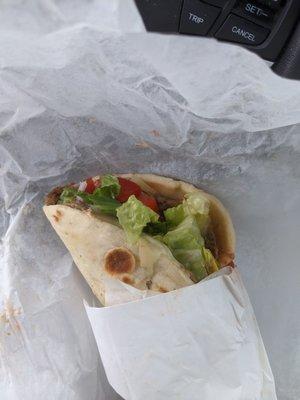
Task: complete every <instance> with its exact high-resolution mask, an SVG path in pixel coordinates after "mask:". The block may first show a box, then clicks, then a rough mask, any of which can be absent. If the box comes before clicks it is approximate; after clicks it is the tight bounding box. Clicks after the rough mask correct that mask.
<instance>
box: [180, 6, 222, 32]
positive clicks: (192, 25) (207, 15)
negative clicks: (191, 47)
mask: <svg viewBox="0 0 300 400" xmlns="http://www.w3.org/2000/svg"><path fill="white" fill-rule="evenodd" d="M219 14H220V9H219V8H217V7H214V6H211V5H208V4H205V3H202V1H199V0H184V3H183V7H182V12H181V20H180V27H179V32H181V33H191V34H194V35H206V34H207V32H208V31H209V29H210V28H211V26H212V25H213V23H214V22H215V20H216V19H217V17H218V15H219Z"/></svg>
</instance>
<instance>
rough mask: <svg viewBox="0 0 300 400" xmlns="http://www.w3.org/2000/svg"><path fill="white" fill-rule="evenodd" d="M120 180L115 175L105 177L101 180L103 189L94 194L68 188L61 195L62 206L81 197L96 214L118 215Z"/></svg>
mask: <svg viewBox="0 0 300 400" xmlns="http://www.w3.org/2000/svg"><path fill="white" fill-rule="evenodd" d="M120 188H121V186H120V184H119V181H118V178H117V177H115V176H113V175H104V176H103V177H102V179H101V187H100V188H97V189H95V190H94V192H93V193H92V194H90V193H85V192H81V191H79V190H78V189H76V188H74V187H66V188H65V189H64V190H63V192H62V194H61V195H60V200H59V203H60V204H70V203H74V202H75V201H76V198H77V197H79V198H80V199H81V200H82V201H83V202H84V203H85V204H88V205H89V206H90V207H91V209H92V210H93V211H94V212H95V213H100V214H101V213H103V214H109V215H116V210H117V208H118V207H120V205H121V203H119V202H118V201H117V200H115V197H116V196H118V194H119V193H120Z"/></svg>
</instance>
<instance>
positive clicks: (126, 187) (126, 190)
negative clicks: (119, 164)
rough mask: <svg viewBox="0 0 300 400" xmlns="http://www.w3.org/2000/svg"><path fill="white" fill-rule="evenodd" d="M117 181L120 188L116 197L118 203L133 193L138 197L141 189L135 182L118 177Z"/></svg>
mask: <svg viewBox="0 0 300 400" xmlns="http://www.w3.org/2000/svg"><path fill="white" fill-rule="evenodd" d="M118 180H119V183H120V185H121V190H120V194H119V196H118V197H117V198H116V199H117V200H118V201H119V202H120V203H124V202H125V201H127V200H128V199H129V197H130V196H132V195H133V194H134V195H135V196H136V197H138V196H139V195H140V194H141V193H142V189H141V188H140V187H139V185H137V184H136V183H134V182H132V181H130V180H128V179H125V178H118Z"/></svg>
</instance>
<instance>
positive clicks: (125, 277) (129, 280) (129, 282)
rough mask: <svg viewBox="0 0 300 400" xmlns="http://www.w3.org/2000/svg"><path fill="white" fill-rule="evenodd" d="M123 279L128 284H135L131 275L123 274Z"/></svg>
mask: <svg viewBox="0 0 300 400" xmlns="http://www.w3.org/2000/svg"><path fill="white" fill-rule="evenodd" d="M122 281H123V282H124V283H127V285H133V284H134V280H133V279H132V278H131V277H130V276H127V275H125V276H123V278H122Z"/></svg>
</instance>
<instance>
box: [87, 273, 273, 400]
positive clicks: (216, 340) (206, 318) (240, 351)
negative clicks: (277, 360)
mask: <svg viewBox="0 0 300 400" xmlns="http://www.w3.org/2000/svg"><path fill="white" fill-rule="evenodd" d="M86 310H87V313H88V316H89V319H90V322H91V325H92V328H93V332H94V334H95V337H96V341H97V344H98V348H99V351H100V354H101V359H102V361H103V364H104V368H105V371H106V374H107V377H108V380H109V382H110V383H111V385H112V386H113V388H114V389H115V390H116V391H117V392H118V393H119V394H120V395H122V397H123V398H124V399H126V400H131V399H145V400H152V399H156V400H164V399H166V398H167V399H170V400H173V399H174V400H175V399H176V400H184V399H189V400H197V399H199V398H201V399H205V400H215V399H222V400H241V399H243V400H250V399H251V400H252V399H260V400H276V395H275V388H274V379H273V375H272V372H271V369H270V366H269V362H268V359H267V356H266V352H265V349H264V346H263V343H262V340H261V337H260V334H259V331H258V328H257V325H256V321H255V318H254V315H253V311H252V308H251V305H250V303H249V299H248V296H247V294H246V291H245V289H244V286H243V284H242V282H241V279H240V276H239V273H238V271H237V269H235V270H233V272H231V271H230V270H229V271H227V270H226V269H224V271H223V273H222V274H219V276H218V277H215V278H213V279H210V280H207V281H206V282H200V283H198V284H197V285H193V286H189V287H187V288H184V289H179V290H177V291H174V292H170V293H167V294H166V295H157V296H153V297H149V298H147V299H144V300H138V301H134V302H131V303H127V304H123V305H118V306H112V307H105V308H95V307H89V306H86Z"/></svg>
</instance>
